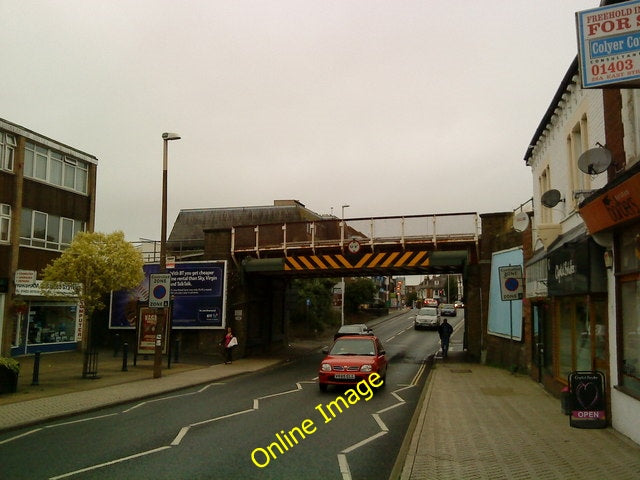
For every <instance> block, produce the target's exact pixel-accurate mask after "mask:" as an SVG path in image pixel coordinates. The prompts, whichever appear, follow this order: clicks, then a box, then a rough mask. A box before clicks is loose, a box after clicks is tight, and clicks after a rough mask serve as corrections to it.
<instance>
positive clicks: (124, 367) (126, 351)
mask: <svg viewBox="0 0 640 480" xmlns="http://www.w3.org/2000/svg"><path fill="white" fill-rule="evenodd" d="M128 356H129V344H128V343H127V342H124V343H123V344H122V371H123V372H128V371H129V370H128V369H127V357H128Z"/></svg>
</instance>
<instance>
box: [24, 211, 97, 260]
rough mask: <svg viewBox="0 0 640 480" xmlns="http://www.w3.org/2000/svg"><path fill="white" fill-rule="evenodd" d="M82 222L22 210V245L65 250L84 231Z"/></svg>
mask: <svg viewBox="0 0 640 480" xmlns="http://www.w3.org/2000/svg"><path fill="white" fill-rule="evenodd" d="M84 227H85V224H84V222H83V221H82V220H76V219H72V218H65V217H59V216H57V215H49V214H46V213H43V212H38V211H35V210H30V209H28V208H23V209H22V222H21V224H20V245H26V246H31V247H40V248H46V249H48V250H65V249H66V248H68V247H69V244H70V243H71V241H72V240H73V238H74V237H75V235H76V234H77V233H78V232H82V231H84Z"/></svg>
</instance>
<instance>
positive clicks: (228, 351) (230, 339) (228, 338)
mask: <svg viewBox="0 0 640 480" xmlns="http://www.w3.org/2000/svg"><path fill="white" fill-rule="evenodd" d="M222 345H223V346H224V352H225V357H224V358H225V361H224V364H225V365H227V364H230V363H231V361H232V357H233V349H234V347H235V346H237V345H238V339H237V338H236V337H235V336H234V335H233V331H232V330H231V327H227V334H226V335H225V336H224V338H223V339H222Z"/></svg>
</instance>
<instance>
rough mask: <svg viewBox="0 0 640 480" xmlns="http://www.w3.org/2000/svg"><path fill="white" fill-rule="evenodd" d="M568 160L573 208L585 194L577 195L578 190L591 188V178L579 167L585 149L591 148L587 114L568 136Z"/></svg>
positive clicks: (583, 190) (582, 190) (576, 206)
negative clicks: (579, 160)
mask: <svg viewBox="0 0 640 480" xmlns="http://www.w3.org/2000/svg"><path fill="white" fill-rule="evenodd" d="M567 148H568V153H569V154H568V161H569V168H568V171H569V181H570V182H571V185H570V191H572V192H573V195H572V197H573V203H572V206H573V208H578V205H579V204H580V202H581V201H582V199H583V198H584V196H583V195H577V193H578V192H585V191H588V190H589V189H590V188H591V178H590V177H589V175H588V174H586V173H583V172H581V171H580V169H579V168H578V159H579V158H580V155H582V154H583V153H584V152H585V151H587V150H588V149H589V141H588V131H587V116H586V115H585V116H583V117H582V118H581V119H580V121H579V122H578V123H576V124H575V126H574V127H573V129H572V130H571V133H570V134H569V136H568V137H567Z"/></svg>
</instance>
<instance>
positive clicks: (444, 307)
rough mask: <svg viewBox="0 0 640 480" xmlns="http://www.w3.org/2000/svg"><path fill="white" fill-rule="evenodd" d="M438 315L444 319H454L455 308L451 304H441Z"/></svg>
mask: <svg viewBox="0 0 640 480" xmlns="http://www.w3.org/2000/svg"><path fill="white" fill-rule="evenodd" d="M440 315H444V316H445V317H455V316H456V307H455V306H454V305H453V304H452V303H441V304H440Z"/></svg>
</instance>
